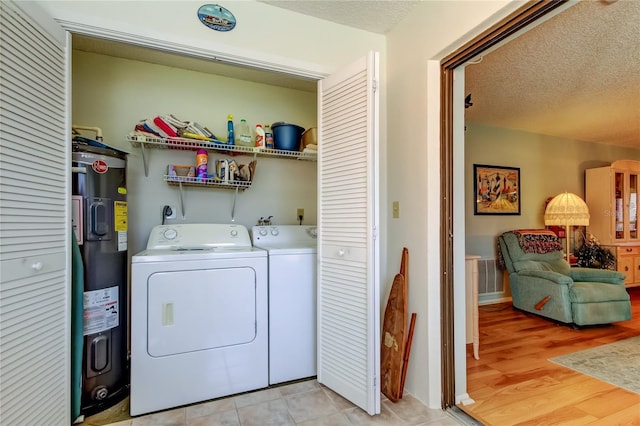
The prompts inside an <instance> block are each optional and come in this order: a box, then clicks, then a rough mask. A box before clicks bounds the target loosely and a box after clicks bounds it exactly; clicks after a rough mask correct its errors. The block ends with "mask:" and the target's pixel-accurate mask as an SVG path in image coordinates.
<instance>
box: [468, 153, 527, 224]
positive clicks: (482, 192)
mask: <svg viewBox="0 0 640 426" xmlns="http://www.w3.org/2000/svg"><path fill="white" fill-rule="evenodd" d="M473 177H474V184H473V189H474V214H476V215H482V214H491V215H503V214H504V215H519V214H520V213H521V212H520V196H521V194H520V169H519V168H517V167H503V166H488V165H486V164H474V165H473Z"/></svg>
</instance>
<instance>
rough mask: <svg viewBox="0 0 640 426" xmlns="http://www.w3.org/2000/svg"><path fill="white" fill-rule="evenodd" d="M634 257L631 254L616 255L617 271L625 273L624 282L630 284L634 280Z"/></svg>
mask: <svg viewBox="0 0 640 426" xmlns="http://www.w3.org/2000/svg"><path fill="white" fill-rule="evenodd" d="M633 263H634V257H633V256H618V272H622V273H623V274H625V275H626V278H625V279H624V282H625V284H630V283H632V282H633V281H634V270H635V268H634V266H633Z"/></svg>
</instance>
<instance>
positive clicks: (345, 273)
mask: <svg viewBox="0 0 640 426" xmlns="http://www.w3.org/2000/svg"><path fill="white" fill-rule="evenodd" d="M378 61H379V59H378V54H377V53H376V52H371V53H370V54H369V55H368V56H367V57H365V58H362V59H360V60H358V61H357V62H355V63H353V64H352V65H350V66H348V67H346V68H345V69H343V70H341V71H340V72H338V73H335V74H333V75H332V76H330V77H328V78H326V79H324V80H321V81H320V82H319V83H318V89H319V90H318V116H319V117H318V123H319V126H318V127H319V129H318V130H319V158H318V224H319V227H318V230H319V233H318V381H319V382H320V383H323V384H325V385H326V386H328V387H329V388H331V389H333V390H334V391H336V392H337V393H339V394H340V395H342V396H344V397H345V398H346V399H348V400H350V401H351V402H353V403H354V404H356V405H358V406H359V407H361V408H362V409H364V410H365V411H367V412H368V413H369V414H371V415H373V414H378V413H379V412H380V388H379V372H380V290H379V281H380V274H379V249H378V245H379V243H378V239H377V236H376V233H377V230H378V212H379V208H378V196H377V194H378V161H379V160H378V115H379V114H378V91H377V83H378Z"/></svg>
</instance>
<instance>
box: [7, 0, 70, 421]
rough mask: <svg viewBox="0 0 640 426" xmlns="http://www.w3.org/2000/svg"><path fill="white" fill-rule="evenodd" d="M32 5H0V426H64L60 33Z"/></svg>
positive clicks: (65, 269) (63, 55) (65, 153)
mask: <svg viewBox="0 0 640 426" xmlns="http://www.w3.org/2000/svg"><path fill="white" fill-rule="evenodd" d="M33 7H34V6H33V4H32V3H31V2H23V3H22V4H20V3H13V2H9V1H4V0H3V1H2V2H1V4H0V18H1V19H0V21H1V22H2V24H1V25H0V45H1V48H0V65H1V67H2V75H1V80H0V96H1V99H2V101H1V102H0V122H1V123H2V128H1V130H0V151H1V153H0V424H2V425H5V424H6V425H18V424H20V425H45V424H51V425H53V424H57V425H64V424H67V425H68V424H70V423H71V422H70V410H71V407H70V396H69V395H70V378H69V374H70V340H69V335H70V323H69V318H70V313H71V308H70V297H69V294H70V293H69V276H70V272H69V271H70V261H69V259H70V257H69V253H70V242H71V234H70V223H68V221H67V218H68V217H69V216H68V204H69V200H70V197H69V193H70V192H69V189H68V180H67V176H68V170H69V166H70V164H69V156H70V150H69V134H68V131H67V128H68V121H67V118H66V117H67V116H66V114H67V113H66V111H68V108H67V102H68V91H67V70H68V58H67V52H68V49H67V43H68V37H67V35H66V34H65V32H64V31H63V30H62V28H60V27H59V26H58V25H57V24H56V23H55V22H54V21H53V20H52V19H51V18H48V21H47V22H44V21H43V22H40V21H41V20H42V19H43V18H46V17H43V16H40V15H38V13H37V12H38V11H37V10H35V9H32V8H33ZM24 8H29V15H27V14H25V13H24V12H23V9H24ZM34 17H35V18H34ZM34 19H37V20H38V23H36V22H35V20H34ZM43 25H44V26H46V27H47V30H45V29H44V27H43ZM52 31H53V32H54V33H55V34H53V33H52Z"/></svg>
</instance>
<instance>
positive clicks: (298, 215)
mask: <svg viewBox="0 0 640 426" xmlns="http://www.w3.org/2000/svg"><path fill="white" fill-rule="evenodd" d="M303 219H304V209H298V211H297V212H296V220H299V221H300V222H302V220H303Z"/></svg>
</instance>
